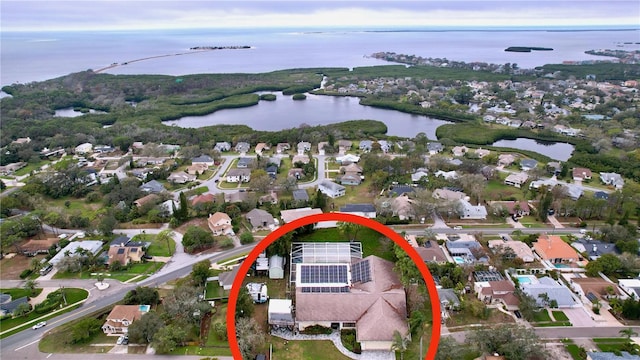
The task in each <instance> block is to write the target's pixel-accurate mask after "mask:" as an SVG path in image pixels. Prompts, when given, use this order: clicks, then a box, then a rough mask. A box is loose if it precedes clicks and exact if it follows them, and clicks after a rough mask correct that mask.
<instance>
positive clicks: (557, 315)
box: [551, 310, 569, 321]
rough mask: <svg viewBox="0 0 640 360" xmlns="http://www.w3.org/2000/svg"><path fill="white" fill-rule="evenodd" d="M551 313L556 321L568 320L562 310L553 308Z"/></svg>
mask: <svg viewBox="0 0 640 360" xmlns="http://www.w3.org/2000/svg"><path fill="white" fill-rule="evenodd" d="M551 313H552V314H553V318H554V319H556V321H569V318H568V317H567V315H565V313H564V312H562V310H553V311H552V312H551Z"/></svg>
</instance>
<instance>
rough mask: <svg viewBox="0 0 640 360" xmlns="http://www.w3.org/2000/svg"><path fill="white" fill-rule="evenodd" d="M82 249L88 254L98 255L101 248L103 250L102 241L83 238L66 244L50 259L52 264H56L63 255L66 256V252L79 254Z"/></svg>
mask: <svg viewBox="0 0 640 360" xmlns="http://www.w3.org/2000/svg"><path fill="white" fill-rule="evenodd" d="M79 249H82V250H83V251H84V252H86V253H87V254H91V255H96V254H97V253H98V252H99V251H100V250H102V241H100V240H82V241H72V242H70V243H69V244H68V245H67V246H65V247H64V248H63V249H62V250H60V251H59V252H58V253H57V254H56V255H55V256H54V257H52V258H51V260H49V263H50V264H53V265H56V264H57V263H58V262H59V261H60V260H62V258H63V257H65V256H66V255H65V254H66V253H69V254H71V255H75V254H78V253H79V252H80V251H81V250H79Z"/></svg>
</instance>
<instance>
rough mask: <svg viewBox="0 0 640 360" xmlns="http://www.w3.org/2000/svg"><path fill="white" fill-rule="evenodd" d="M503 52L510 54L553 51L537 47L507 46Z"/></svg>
mask: <svg viewBox="0 0 640 360" xmlns="http://www.w3.org/2000/svg"><path fill="white" fill-rule="evenodd" d="M504 51H511V52H531V51H553V49H552V48H546V47H537V46H509V47H508V48H506V49H504Z"/></svg>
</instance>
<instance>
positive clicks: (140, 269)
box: [53, 261, 164, 281]
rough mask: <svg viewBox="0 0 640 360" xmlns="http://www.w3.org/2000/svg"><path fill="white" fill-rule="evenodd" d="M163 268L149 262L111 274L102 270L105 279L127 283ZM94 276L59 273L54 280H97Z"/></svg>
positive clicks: (158, 263) (132, 265)
mask: <svg viewBox="0 0 640 360" xmlns="http://www.w3.org/2000/svg"><path fill="white" fill-rule="evenodd" d="M162 266H164V263H163V262H154V261H149V262H141V263H135V264H131V265H130V266H129V268H128V269H125V270H122V271H111V272H109V271H107V270H102V271H101V272H102V273H103V274H104V277H105V279H116V280H120V281H127V280H129V279H131V278H133V277H135V276H138V275H149V274H153V273H154V272H156V271H158V269H160V268H161V267H162ZM92 274H95V273H94V272H90V271H82V272H79V273H70V272H64V273H60V272H58V273H56V274H55V275H54V276H53V278H54V279H95V278H96V275H92Z"/></svg>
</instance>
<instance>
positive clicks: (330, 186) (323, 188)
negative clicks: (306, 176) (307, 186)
mask: <svg viewBox="0 0 640 360" xmlns="http://www.w3.org/2000/svg"><path fill="white" fill-rule="evenodd" d="M318 190H320V192H321V193H323V194H325V195H327V196H328V197H330V198H332V199H335V198H337V197H340V196H344V194H345V191H346V188H345V187H344V186H342V185H340V184H336V183H334V182H333V181H331V180H327V179H324V180H322V181H320V183H319V184H318Z"/></svg>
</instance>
